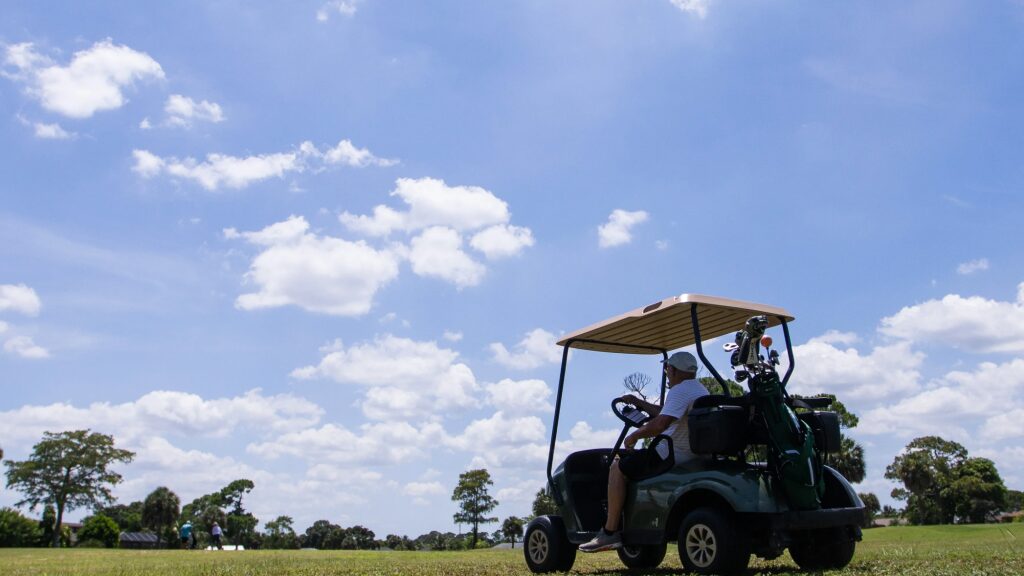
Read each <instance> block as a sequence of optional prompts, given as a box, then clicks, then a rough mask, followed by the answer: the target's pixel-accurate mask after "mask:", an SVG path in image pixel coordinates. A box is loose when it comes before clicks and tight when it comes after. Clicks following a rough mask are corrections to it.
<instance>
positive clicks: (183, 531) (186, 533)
mask: <svg viewBox="0 0 1024 576" xmlns="http://www.w3.org/2000/svg"><path fill="white" fill-rule="evenodd" d="M178 536H180V537H181V547H182V548H186V549H188V550H191V549H192V548H193V547H194V546H193V544H192V523H191V522H189V521H188V520H186V521H185V523H184V524H182V525H181V528H180V529H179V530H178Z"/></svg>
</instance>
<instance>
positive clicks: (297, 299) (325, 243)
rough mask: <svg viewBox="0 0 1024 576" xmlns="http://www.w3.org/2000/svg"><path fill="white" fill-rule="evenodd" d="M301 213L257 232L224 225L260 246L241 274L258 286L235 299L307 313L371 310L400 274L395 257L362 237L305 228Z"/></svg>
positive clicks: (251, 306)
mask: <svg viewBox="0 0 1024 576" xmlns="http://www.w3.org/2000/svg"><path fill="white" fill-rule="evenodd" d="M308 230H309V224H308V223H307V222H306V220H305V218H302V217H301V216H292V217H289V218H288V220H286V221H284V222H278V223H276V224H272V225H270V226H268V227H266V228H264V229H263V230H260V231H258V232H243V233H239V232H237V231H236V230H234V229H231V228H229V229H227V230H225V232H224V234H225V237H226V238H228V239H232V238H239V237H241V238H244V239H246V240H247V241H249V242H250V243H252V244H254V245H257V246H261V247H263V248H264V250H263V251H262V252H260V253H259V254H258V255H257V256H256V257H255V258H253V261H252V264H251V265H250V268H249V272H248V273H246V275H245V277H246V280H247V281H248V282H251V283H253V284H255V285H256V286H257V287H258V290H257V291H256V292H250V293H247V294H242V295H240V296H239V297H238V299H237V300H236V301H235V304H236V306H238V307H239V308H241V309H243V310H256V309H260V308H274V307H279V306H288V305H292V306H298V307H300V308H303V309H305V310H309V311H311V312H321V313H325V314H332V315H336V316H360V315H363V314H366V313H367V312H369V311H370V308H371V307H372V305H373V297H374V295H375V294H376V293H377V291H378V290H380V288H381V287H383V286H384V285H386V284H387V283H389V282H391V281H392V280H394V279H395V278H396V277H397V276H398V262H399V257H398V256H397V255H396V254H395V253H394V252H392V251H389V250H375V249H373V248H371V247H369V246H367V245H366V244H365V243H364V242H349V241H347V240H342V239H340V238H332V237H330V236H317V235H316V234H312V233H310V232H309V231H308Z"/></svg>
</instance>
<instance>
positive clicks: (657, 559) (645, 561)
mask: <svg viewBox="0 0 1024 576" xmlns="http://www.w3.org/2000/svg"><path fill="white" fill-rule="evenodd" d="M666 550H667V546H666V545H665V544H653V545H650V546H640V545H635V546H623V547H622V548H619V550H618V552H619V560H622V563H623V564H625V565H626V568H635V569H647V568H657V567H658V565H659V564H661V561H662V560H664V559H665V551H666Z"/></svg>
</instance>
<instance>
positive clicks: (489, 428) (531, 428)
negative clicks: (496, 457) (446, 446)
mask: <svg viewBox="0 0 1024 576" xmlns="http://www.w3.org/2000/svg"><path fill="white" fill-rule="evenodd" d="M546 437H547V433H546V430H545V426H544V422H542V421H541V419H540V418H538V417H536V416H512V417H510V416H506V415H505V413H504V412H502V411H500V410H499V411H497V412H495V413H494V414H493V415H492V416H491V417H490V418H485V419H481V420H474V421H473V422H471V423H470V424H469V426H467V427H466V430H465V431H464V432H463V434H462V435H461V436H458V437H456V438H452V439H451V444H452V445H453V446H457V447H459V448H461V449H463V450H475V451H480V452H488V453H494V452H497V451H501V450H502V449H504V448H509V447H513V448H515V447H520V446H523V445H531V444H539V443H541V442H543V441H544V439H545V438H546Z"/></svg>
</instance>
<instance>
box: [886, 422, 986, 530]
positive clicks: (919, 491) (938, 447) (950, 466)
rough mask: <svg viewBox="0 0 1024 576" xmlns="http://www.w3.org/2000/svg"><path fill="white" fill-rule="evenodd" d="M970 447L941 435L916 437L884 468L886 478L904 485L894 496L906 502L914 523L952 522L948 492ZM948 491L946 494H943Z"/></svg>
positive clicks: (909, 518)
mask: <svg viewBox="0 0 1024 576" xmlns="http://www.w3.org/2000/svg"><path fill="white" fill-rule="evenodd" d="M965 460H967V449H966V448H964V447H963V446H961V445H960V444H957V443H956V442H952V441H949V440H943V439H942V438H939V437H938V436H923V437H921V438H915V439H914V440H912V441H911V442H910V444H907V447H906V448H905V449H904V451H903V453H902V454H899V455H898V456H896V458H895V459H894V460H893V462H892V464H890V465H889V466H888V467H886V469H885V477H886V478H887V479H889V480H894V481H897V482H900V483H902V484H903V488H896V489H895V490H893V491H892V497H893V498H896V499H897V500H906V501H907V510H906V515H907V520H909V521H910V523H911V524H951V523H952V522H953V519H954V517H955V514H956V510H955V507H954V504H953V501H952V500H951V498H950V496H951V494H950V493H949V492H948V491H946V489H947V488H948V487H949V486H950V484H951V483H952V481H953V479H954V471H955V470H956V469H957V468H958V467H959V466H960V465H961V464H962V463H963V462H964V461H965ZM944 491H945V493H944Z"/></svg>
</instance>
